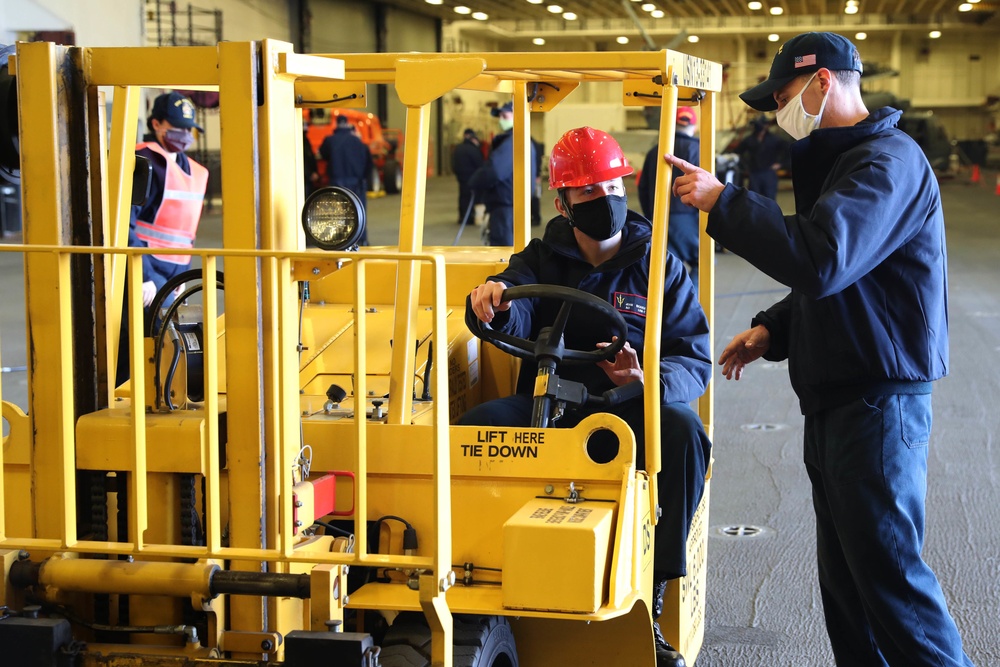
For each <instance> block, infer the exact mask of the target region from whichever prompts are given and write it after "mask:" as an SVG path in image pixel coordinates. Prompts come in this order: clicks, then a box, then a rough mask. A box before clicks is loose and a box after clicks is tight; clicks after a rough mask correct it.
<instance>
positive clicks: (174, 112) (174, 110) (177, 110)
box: [149, 92, 205, 132]
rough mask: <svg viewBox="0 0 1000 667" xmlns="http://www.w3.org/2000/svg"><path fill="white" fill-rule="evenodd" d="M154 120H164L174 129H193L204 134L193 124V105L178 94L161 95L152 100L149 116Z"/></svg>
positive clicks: (198, 126)
mask: <svg viewBox="0 0 1000 667" xmlns="http://www.w3.org/2000/svg"><path fill="white" fill-rule="evenodd" d="M149 115H150V116H152V117H153V118H155V119H156V120H165V121H167V122H168V123H170V124H171V125H173V126H174V127H176V128H180V129H184V130H186V129H190V128H192V127H193V128H195V129H196V130H198V131H199V132H204V131H205V130H204V129H202V127H201V126H200V125H198V124H197V123H195V122H194V103H193V102H192V101H191V100H189V99H188V98H186V97H184V96H183V95H181V94H180V93H177V92H173V93H163V94H162V95H160V96H158V97H157V98H156V99H155V100H153V109H152V111H151V112H150V114H149Z"/></svg>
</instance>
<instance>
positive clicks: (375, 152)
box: [303, 109, 403, 194]
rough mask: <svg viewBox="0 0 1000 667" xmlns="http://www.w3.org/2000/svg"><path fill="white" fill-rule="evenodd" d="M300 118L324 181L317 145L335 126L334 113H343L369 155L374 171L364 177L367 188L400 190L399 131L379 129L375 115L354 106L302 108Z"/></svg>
mask: <svg viewBox="0 0 1000 667" xmlns="http://www.w3.org/2000/svg"><path fill="white" fill-rule="evenodd" d="M303 113H304V119H303V120H304V121H305V122H306V123H307V124H308V125H307V129H306V137H307V138H308V139H309V145H310V146H312V150H313V154H314V155H316V156H317V161H318V164H319V174H320V178H322V179H323V182H326V161H325V160H322V159H320V158H319V147H320V146H321V145H322V144H323V140H324V139H326V138H327V137H328V136H330V135H331V134H333V130H334V128H335V127H336V126H337V116H345V117H346V118H347V120H349V121H350V122H351V125H353V126H354V128H355V129H356V130H357V132H358V136H359V137H360V138H361V141H363V142H364V143H365V145H367V146H368V149H369V150H370V151H371V154H372V164H373V165H374V168H375V169H374V173H372V174H371V175H370V176H369V178H368V188H369V190H371V191H372V192H382V191H384V192H385V193H386V194H396V193H398V192H399V191H400V190H402V189H403V158H402V150H401V149H400V147H401V146H402V145H403V141H402V139H403V133H402V131H400V130H393V129H383V128H382V122H381V121H380V120H379V119H378V116H376V115H375V114H372V113H368V112H367V111H358V110H356V109H306V110H305V111H304V112H303Z"/></svg>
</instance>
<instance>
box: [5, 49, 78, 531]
mask: <svg viewBox="0 0 1000 667" xmlns="http://www.w3.org/2000/svg"><path fill="white" fill-rule="evenodd" d="M60 66H65V67H72V64H71V63H70V62H68V59H67V58H66V50H65V49H64V48H58V49H57V47H55V46H54V45H52V44H50V43H45V42H38V43H21V44H18V73H19V76H18V79H17V83H18V103H19V127H20V133H21V134H20V153H21V178H22V184H23V185H22V199H23V201H22V211H23V213H24V220H23V223H24V227H23V228H24V238H25V242H26V243H37V244H52V245H58V244H60V243H67V244H68V235H67V228H68V223H67V222H66V220H64V218H63V215H64V212H65V211H67V210H68V208H67V203H68V196H67V193H66V191H65V189H66V188H67V187H68V186H67V184H66V183H65V180H64V178H63V176H64V172H63V169H62V167H61V165H62V164H64V162H63V160H64V156H63V154H62V153H63V151H64V149H63V148H61V147H60V124H59V118H58V113H57V110H56V107H57V103H58V101H59V100H62V99H65V97H64V94H65V92H66V86H67V85H68V84H67V79H66V78H64V77H62V76H58V75H57V69H58V68H59V67H60ZM29 81H30V82H31V85H26V82H29ZM24 270H25V292H26V294H25V305H26V308H27V329H28V339H29V341H30V342H29V345H28V369H29V372H28V414H29V416H30V418H31V419H32V429H33V433H34V442H33V449H32V453H33V459H32V474H33V475H34V477H35V478H36V479H45V480H47V484H48V485H49V486H50V489H49V491H48V492H46V493H38V492H34V493H33V496H34V497H33V498H32V500H31V504H30V506H31V516H32V520H33V522H34V530H33V534H34V536H37V537H50V538H51V537H61V538H62V539H63V540H64V541H65V542H72V541H74V540H75V534H76V525H75V500H76V498H75V493H76V491H75V489H76V477H75V472H74V471H73V456H72V443H73V435H72V433H73V383H72V347H71V339H72V335H71V327H72V321H71V314H70V299H69V294H68V292H67V290H66V286H68V285H69V280H68V278H69V258H68V256H65V255H63V256H58V255H34V254H33V255H30V256H28V257H26V258H25V267H24ZM53 295H55V298H53ZM43 351H44V353H43ZM40 415H46V418H45V419H41V418H39V416H40Z"/></svg>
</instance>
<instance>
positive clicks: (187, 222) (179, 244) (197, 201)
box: [135, 141, 208, 266]
mask: <svg viewBox="0 0 1000 667" xmlns="http://www.w3.org/2000/svg"><path fill="white" fill-rule="evenodd" d="M143 148H148V149H150V150H151V151H153V152H154V153H159V154H160V155H162V156H163V157H164V159H165V160H166V161H167V168H166V181H165V182H164V184H163V201H162V202H161V203H160V208H159V209H158V210H157V211H156V216H155V217H154V218H153V221H152V222H147V221H146V220H138V219H137V220H136V221H135V235H136V237H138V238H139V239H141V240H142V241H145V243H146V245H148V246H149V247H150V248H191V247H193V246H194V237H195V234H196V233H197V232H198V221H199V220H200V219H201V204H202V201H204V199H205V188H206V187H207V186H208V169H205V167H203V166H201V165H200V164H198V163H197V162H195V161H194V160H192V159H191V158H188V163H189V164H190V165H191V173H190V174H185V173H184V170H183V169H181V168H180V166H178V164H177V161H176V160H174V159H172V158H171V156H170V154H169V153H167V151H165V150H164V149H163V147H162V146H161V145H160V144H159V143H157V142H155V141H148V142H145V143H141V144H139V145H137V146H136V147H135V149H136V150H141V149H143ZM153 257H156V258H157V259H159V260H161V261H163V262H169V263H171V264H180V265H183V266H187V265H188V264H190V263H191V256H190V255H153Z"/></svg>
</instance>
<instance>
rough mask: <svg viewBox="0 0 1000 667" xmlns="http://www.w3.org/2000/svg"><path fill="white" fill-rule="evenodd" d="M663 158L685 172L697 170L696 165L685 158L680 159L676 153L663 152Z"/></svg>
mask: <svg viewBox="0 0 1000 667" xmlns="http://www.w3.org/2000/svg"><path fill="white" fill-rule="evenodd" d="M663 159H664V160H665V161H666V163H667V164H669V165H672V166H674V167H677V168H678V169H680V170H681V171H683V172H684V173H685V174H693V173H694V172H696V171H698V167H696V166H694V165H693V164H691V163H690V162H688V161H687V160H682V159H681V158H679V157H677V156H676V155H671V154H670V153H664V154H663Z"/></svg>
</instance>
